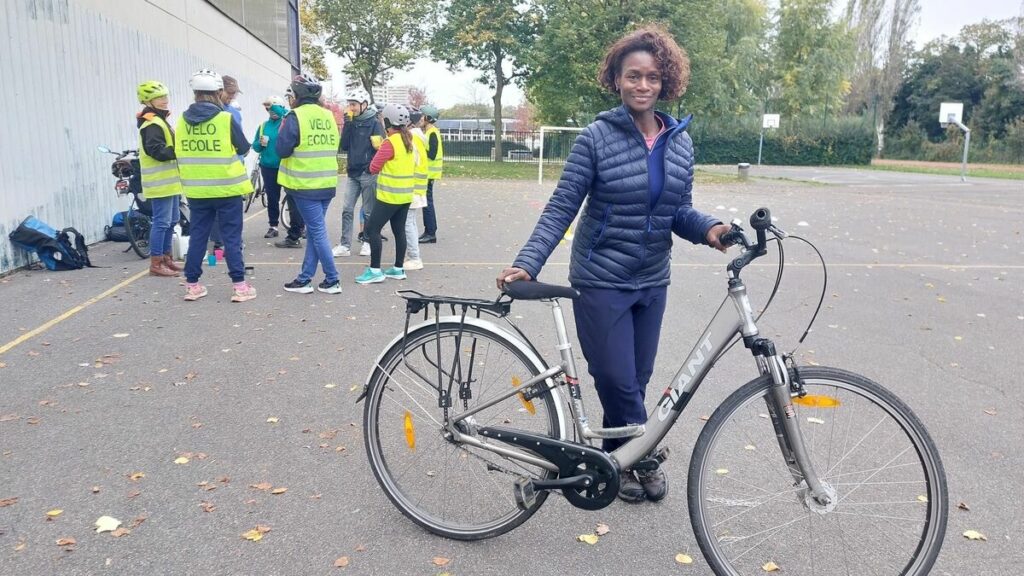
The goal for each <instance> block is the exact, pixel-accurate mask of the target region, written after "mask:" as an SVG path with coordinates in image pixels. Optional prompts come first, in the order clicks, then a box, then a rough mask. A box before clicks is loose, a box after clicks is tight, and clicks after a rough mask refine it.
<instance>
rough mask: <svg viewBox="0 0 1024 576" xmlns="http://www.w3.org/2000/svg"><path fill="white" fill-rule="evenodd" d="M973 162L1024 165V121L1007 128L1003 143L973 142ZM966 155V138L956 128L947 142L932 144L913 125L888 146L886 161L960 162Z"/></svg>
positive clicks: (949, 132) (950, 129)
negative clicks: (888, 159) (887, 159)
mask: <svg viewBox="0 0 1024 576" xmlns="http://www.w3.org/2000/svg"><path fill="white" fill-rule="evenodd" d="M968 154H969V156H968V161H969V162H979V163H988V164H1022V163H1024V117H1020V118H1017V119H1016V120H1015V121H1013V122H1011V123H1009V124H1008V125H1007V127H1006V135H1005V136H1004V137H1003V138H1002V139H1000V140H995V139H986V140H982V141H978V140H972V141H971V149H970V151H969V152H968ZM963 155H964V136H963V132H961V131H960V129H959V128H957V127H956V126H952V125H950V126H949V127H947V128H946V132H945V138H944V139H943V140H940V141H939V142H932V141H931V140H929V139H928V136H927V134H925V132H924V130H922V129H921V128H920V127H919V126H918V125H917V123H915V122H913V121H910V122H908V123H907V124H906V125H904V126H903V127H901V128H900V129H899V130H897V131H896V133H895V134H892V135H890V136H889V137H888V139H887V140H886V143H885V157H886V158H891V159H894V160H925V161H928V162H960V161H961V160H963Z"/></svg>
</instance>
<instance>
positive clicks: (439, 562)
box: [431, 556, 452, 566]
mask: <svg viewBox="0 0 1024 576" xmlns="http://www.w3.org/2000/svg"><path fill="white" fill-rule="evenodd" d="M451 561H452V559H451V558H445V557H444V556H434V558H433V559H432V560H431V562H432V563H433V564H434V566H447V565H448V563H449V562H451Z"/></svg>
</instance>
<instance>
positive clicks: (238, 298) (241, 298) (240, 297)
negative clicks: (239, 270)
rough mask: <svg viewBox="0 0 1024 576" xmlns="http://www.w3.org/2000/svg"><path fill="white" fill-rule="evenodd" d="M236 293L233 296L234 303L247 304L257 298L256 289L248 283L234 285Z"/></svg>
mask: <svg viewBox="0 0 1024 576" xmlns="http://www.w3.org/2000/svg"><path fill="white" fill-rule="evenodd" d="M234 288H235V291H234V293H233V294H232V295H231V301H232V302H245V301H246V300H252V299H253V298H255V297H256V289H255V288H253V286H252V284H249V282H248V281H246V282H241V283H239V284H235V285H234Z"/></svg>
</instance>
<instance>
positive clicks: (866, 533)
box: [360, 208, 948, 576]
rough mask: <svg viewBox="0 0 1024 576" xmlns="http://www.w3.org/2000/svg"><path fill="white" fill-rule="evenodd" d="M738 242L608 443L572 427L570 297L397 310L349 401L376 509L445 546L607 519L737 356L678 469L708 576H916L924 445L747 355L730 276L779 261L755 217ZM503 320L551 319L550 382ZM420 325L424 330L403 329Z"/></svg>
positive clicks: (433, 300) (935, 478)
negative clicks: (692, 329) (721, 364)
mask: <svg viewBox="0 0 1024 576" xmlns="http://www.w3.org/2000/svg"><path fill="white" fill-rule="evenodd" d="M750 223H751V227H752V228H753V229H754V231H755V232H756V240H754V241H751V240H750V239H748V238H747V236H746V234H745V232H744V230H743V229H742V228H741V227H740V226H739V224H738V223H735V222H734V223H733V226H732V230H731V231H730V232H728V233H727V235H726V236H725V237H724V238H723V243H728V244H733V243H735V244H740V245H742V247H743V249H742V253H741V254H740V255H739V256H738V257H737V258H735V259H734V260H733V261H732V262H731V263H730V264H729V265H728V295H727V296H726V298H725V299H724V301H723V302H722V304H721V306H720V307H719V308H718V311H717V312H716V314H715V316H714V318H713V319H712V320H711V322H710V323H709V325H708V327H707V328H706V329H705V330H704V332H703V334H701V336H700V338H699V339H698V340H697V344H696V345H695V346H694V347H693V350H692V351H691V352H690V354H689V355H688V356H687V357H686V359H685V360H684V362H683V363H682V366H681V367H680V368H679V371H678V372H677V373H676V375H675V377H674V378H673V380H672V382H671V384H670V385H669V386H668V387H667V389H666V391H665V393H664V394H663V395H662V397H661V398H660V399H659V401H658V402H657V405H656V406H655V407H654V408H653V409H652V411H651V413H650V415H649V416H648V419H647V421H646V422H644V423H638V424H634V425H629V426H625V427H621V428H599V427H595V426H594V425H593V424H592V423H591V421H590V420H589V419H588V417H587V413H586V410H585V408H584V404H583V399H582V394H581V390H580V386H579V380H578V372H577V368H576V363H575V360H574V358H573V354H572V344H571V342H570V340H569V337H568V334H567V332H566V327H565V322H564V319H563V315H562V307H561V305H560V303H559V300H560V299H561V298H570V299H571V298H574V297H576V295H577V293H576V291H575V290H574V289H572V288H568V287H563V286H552V285H547V284H542V283H539V282H514V283H511V284H509V285H508V288H507V290H506V293H505V294H504V295H502V296H500V297H499V298H498V299H497V300H494V301H489V300H477V299H464V298H453V297H446V296H426V295H423V294H419V293H417V292H413V291H402V292H400V295H401V296H402V297H403V298H405V300H406V324H405V330H404V331H403V332H402V333H401V334H399V335H398V336H397V337H395V339H394V340H393V341H392V342H391V343H390V344H389V345H388V346H387V347H386V348H385V351H384V352H383V353H382V354H381V355H380V357H378V358H377V361H376V363H375V364H374V366H373V369H372V370H371V374H370V377H369V379H368V381H367V383H366V385H365V387H364V390H363V393H362V395H361V396H360V400H363V399H364V398H365V399H366V404H365V407H364V423H363V425H364V432H365V434H364V438H365V444H366V452H367V455H368V456H369V460H370V466H371V468H372V469H373V472H374V474H375V475H376V477H377V480H378V482H379V483H380V486H381V487H382V488H383V489H384V491H385V493H386V494H387V496H388V498H389V499H390V500H391V501H392V502H393V503H394V504H395V506H397V507H398V509H399V510H401V511H402V513H403V514H405V515H406V516H407V517H408V518H410V519H411V520H412V521H414V522H415V523H417V524H419V525H420V526H422V527H424V528H425V529H427V530H429V531H430V532H432V533H434V534H438V535H441V536H444V537H447V538H454V539H459V540H477V539H482V538H490V537H493V536H497V535H500V534H503V533H505V532H508V531H509V530H512V529H513V528H515V527H516V526H519V525H520V524H522V523H523V522H525V521H526V520H527V519H528V518H529V517H530V516H531V515H533V514H534V513H535V512H536V511H537V510H538V509H539V508H540V506H541V505H542V504H543V503H544V501H545V499H546V498H547V496H548V495H549V494H550V493H551V492H554V491H559V492H561V494H562V495H563V496H564V497H565V499H566V500H568V501H569V502H570V503H571V504H572V505H574V506H576V507H578V508H583V509H587V510H597V509H600V508H603V507H605V506H608V505H609V504H611V503H612V502H613V501H614V500H615V498H616V494H617V492H618V488H619V486H618V484H619V480H618V478H619V471H620V470H622V469H625V468H632V469H653V468H656V467H658V466H659V465H660V464H661V463H662V462H663V461H664V459H665V457H666V456H667V452H666V450H664V449H658V445H659V443H660V442H661V441H662V440H663V439H664V438H665V435H666V434H668V432H669V430H671V428H672V426H673V425H675V424H676V422H677V421H678V419H679V416H680V414H681V413H682V412H683V409H684V408H686V406H687V404H688V403H689V401H690V399H691V398H692V397H693V395H694V394H695V393H696V391H697V389H698V388H699V387H700V384H701V382H703V381H704V378H705V376H706V375H707V374H708V372H709V371H710V370H711V368H712V367H713V366H714V364H715V362H716V361H717V360H718V359H719V358H720V356H721V355H722V354H724V352H725V351H726V350H727V349H728V348H729V347H730V346H731V345H732V344H734V343H736V342H742V344H743V346H744V347H746V348H747V349H748V350H749V351H750V353H751V354H752V355H753V357H754V362H755V364H756V366H757V369H758V372H759V373H760V376H758V377H757V378H755V379H754V380H751V381H750V382H748V383H746V384H744V385H742V386H740V387H739V388H738V389H737V390H736V391H735V392H733V393H732V394H731V395H730V396H729V397H728V398H726V400H725V401H724V402H722V404H721V405H719V406H718V408H717V409H716V410H715V411H714V413H713V414H712V416H711V417H710V419H708V421H707V422H706V423H705V424H704V428H703V430H702V431H701V433H700V435H699V437H698V439H697V443H696V445H695V446H694V448H693V453H692V455H691V458H690V466H689V477H688V487H687V488H688V489H687V498H688V505H689V513H690V521H691V524H692V526H693V531H694V535H695V536H696V539H697V542H698V544H699V545H700V548H701V551H702V552H703V554H704V557H705V559H706V560H707V562H708V564H709V565H710V566H711V568H712V570H713V571H714V572H715V574H719V575H725V574H729V575H738V574H763V573H764V570H765V569H767V568H768V567H770V566H769V562H770V563H773V564H774V565H775V566H778V567H779V568H781V569H782V570H784V571H785V572H784V573H786V574H807V575H814V576H822V575H831V574H851V573H854V572H855V573H858V574H860V573H870V574H880V575H881V574H884V575H889V574H927V573H928V572H929V570H930V569H931V567H932V565H933V564H934V562H935V559H936V557H937V556H938V554H939V549H940V548H941V546H942V540H943V535H944V534H945V530H946V518H947V514H948V497H947V488H946V477H945V472H944V470H943V467H942V462H941V460H940V458H939V454H938V450H937V449H936V447H935V444H934V442H933V441H932V439H931V438H930V437H929V435H928V432H927V431H926V430H925V427H924V426H923V425H922V424H921V422H920V421H919V420H918V419H917V417H916V416H915V415H914V414H913V412H912V411H911V410H910V408H908V407H907V405H906V404H904V403H903V402H902V401H901V400H900V399H898V398H897V397H896V396H895V395H893V394H892V393H891V392H889V391H888V390H887V389H885V388H884V387H882V386H881V385H879V384H877V383H875V382H873V381H871V380H869V379H868V378H865V377H863V376H860V375H857V374H854V373H852V372H847V371H844V370H838V369H835V368H825V367H820V366H806V367H804V366H797V365H796V363H795V362H794V361H793V358H792V357H791V356H789V355H784V354H780V353H778V352H777V350H776V348H775V344H774V343H773V342H772V341H771V340H770V339H768V338H765V337H763V336H761V335H760V333H759V332H758V328H757V323H756V320H757V318H755V315H754V313H753V309H752V306H751V303H750V300H749V298H748V295H747V289H746V286H745V285H744V282H743V280H742V279H741V278H740V273H741V272H742V270H743V268H744V267H745V266H747V265H748V264H750V263H751V262H753V261H754V260H755V259H757V258H759V257H761V256H764V255H765V254H766V253H767V249H766V245H767V243H768V242H769V239H768V235H769V234H770V235H772V236H773V237H774V238H773V239H777V240H778V242H779V245H780V251H781V242H782V240H783V238H785V237H786V234H785V233H784V232H783V231H782V230H780V229H778V228H777V227H775V226H774V225H773V224H772V221H771V217H770V214H769V212H768V210H767V209H764V208H762V209H759V210H757V211H756V212H755V213H754V214H753V215H752V216H751V218H750ZM781 261H782V258H780V263H781ZM780 274H781V267H780ZM513 300H540V301H543V302H546V303H547V304H548V306H550V308H551V312H552V317H553V319H554V326H555V336H556V342H557V344H556V346H555V348H556V349H557V351H558V362H557V363H555V364H553V365H549V364H547V363H546V362H545V361H544V359H543V357H542V356H541V354H540V353H539V352H538V351H537V349H536V348H535V347H534V345H533V344H532V343H531V342H530V340H529V339H528V338H527V337H526V336H525V334H523V332H522V331H521V330H520V329H519V328H518V327H516V326H515V324H513V323H512V322H511V321H510V320H509V312H510V309H511V303H512V301H513ZM769 301H770V299H769ZM421 312H422V313H423V315H424V322H422V323H418V324H415V325H410V324H411V323H412V322H411V319H412V318H413V317H414V316H418V315H419V314H420V313H421ZM431 312H432V313H433V317H432V318H431V317H430V314H431ZM487 316H491V317H494V318H496V319H502V320H504V321H505V322H506V323H507V324H508V326H509V327H508V328H506V327H504V326H502V325H499V324H496V323H495V322H492V321H491V320H489V319H487V318H486V317H487ZM812 323H813V320H812ZM805 335H806V333H805ZM563 390H565V391H567V392H568V398H567V399H566V400H564V401H563V399H562V391H563ZM570 420H571V422H572V425H571V427H570V425H568V422H569V421H570ZM610 437H620V438H629V440H628V441H627V442H626V444H624V445H623V446H621V447H620V448H618V449H617V450H615V451H614V452H611V453H606V452H604V451H602V450H600V449H599V448H596V447H594V446H592V445H591V442H592V441H594V440H596V439H600V438H610ZM851 570H853V572H851Z"/></svg>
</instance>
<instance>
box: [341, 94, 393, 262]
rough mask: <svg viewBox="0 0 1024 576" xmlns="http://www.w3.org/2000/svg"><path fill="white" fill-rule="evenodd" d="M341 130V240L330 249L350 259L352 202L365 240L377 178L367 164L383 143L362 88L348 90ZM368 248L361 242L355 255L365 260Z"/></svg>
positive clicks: (361, 238)
mask: <svg viewBox="0 0 1024 576" xmlns="http://www.w3.org/2000/svg"><path fill="white" fill-rule="evenodd" d="M346 101H347V110H346V113H345V126H344V127H342V129H341V151H342V152H345V153H346V154H347V162H346V165H345V173H346V176H347V178H346V182H347V185H346V187H345V198H344V202H345V203H344V204H343V205H342V210H341V238H340V239H339V241H338V244H337V245H336V246H335V247H334V250H333V254H334V257H335V258H339V257H344V256H351V255H352V234H353V230H354V228H355V226H354V224H355V217H356V216H355V215H356V209H355V208H356V202H357V201H359V202H361V208H360V211H359V217H360V226H359V236H358V238H359V239H360V240H365V218H366V216H367V215H369V214H370V213H371V212H373V204H374V195H375V193H374V186H375V184H376V182H377V177H376V176H374V175H373V174H370V162H371V161H372V160H373V156H374V154H375V153H376V152H377V149H378V148H380V144H381V142H382V141H383V140H384V128H383V127H382V126H381V124H380V122H378V121H377V117H376V114H377V111H376V109H375V108H374V107H373V106H372V105H371V104H370V95H369V94H368V93H367V92H366V90H364V89H362V88H352V89H349V90H348V94H347V96H346ZM369 250H370V245H369V244H368V243H367V242H365V241H364V242H363V244H362V247H361V250H360V252H359V254H360V255H362V256H369V254H370V251H369Z"/></svg>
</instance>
